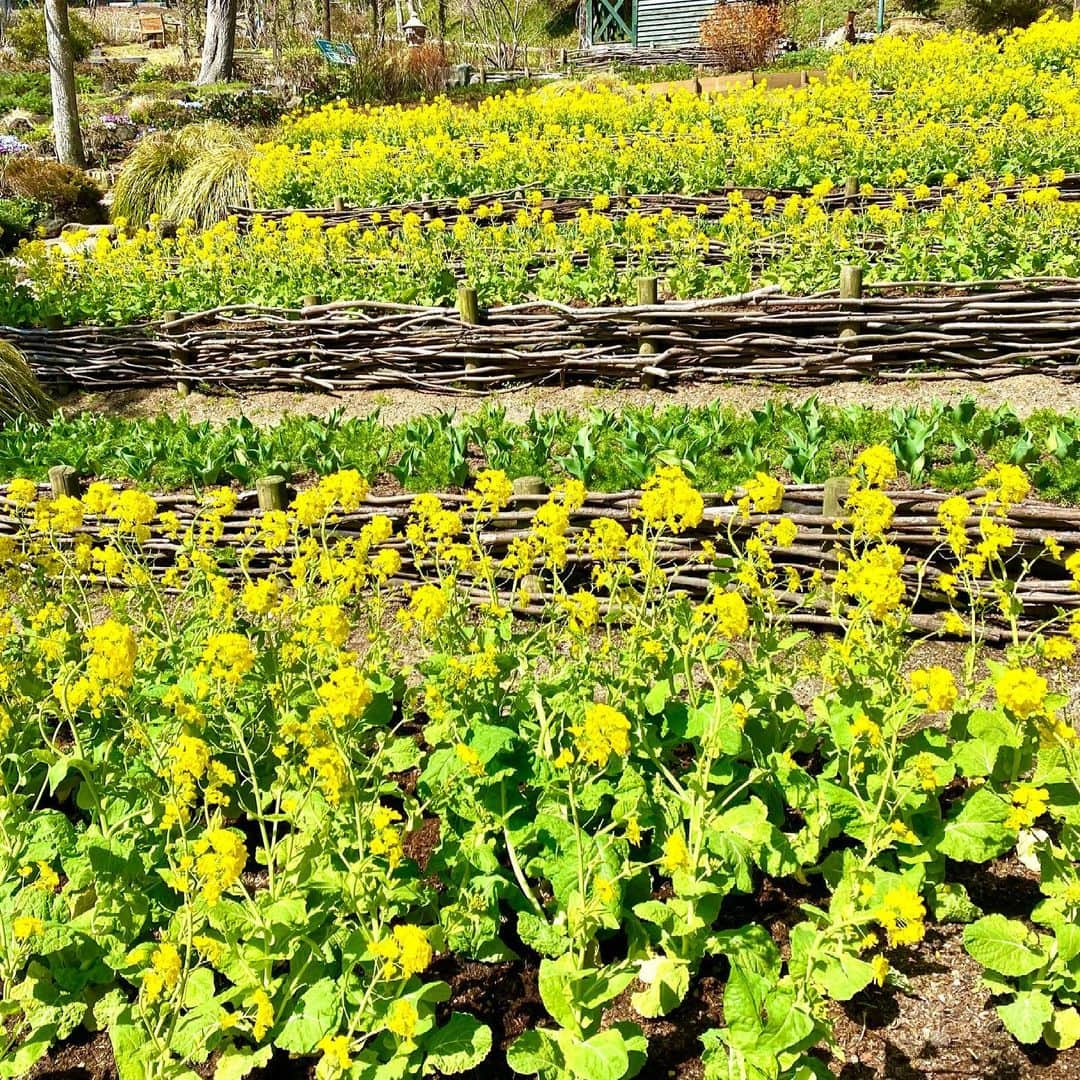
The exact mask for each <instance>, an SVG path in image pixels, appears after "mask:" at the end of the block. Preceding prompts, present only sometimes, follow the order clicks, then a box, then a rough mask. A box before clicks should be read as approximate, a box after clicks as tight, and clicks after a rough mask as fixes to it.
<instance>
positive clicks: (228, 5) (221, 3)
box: [198, 0, 236, 86]
mask: <svg viewBox="0 0 1080 1080" xmlns="http://www.w3.org/2000/svg"><path fill="white" fill-rule="evenodd" d="M235 47H236V0H206V37H205V38H204V39H203V53H202V70H201V71H200V72H199V78H198V83H199V85H200V86H205V85H206V84H207V83H214V82H227V81H228V80H229V79H230V78H232V73H233V49H234V48H235Z"/></svg>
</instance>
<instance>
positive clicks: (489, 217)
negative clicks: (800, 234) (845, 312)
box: [229, 173, 1080, 228]
mask: <svg viewBox="0 0 1080 1080" xmlns="http://www.w3.org/2000/svg"><path fill="white" fill-rule="evenodd" d="M988 186H989V187H990V190H991V191H992V192H993V193H994V194H995V195H996V194H998V193H1000V194H1003V195H1005V197H1006V198H1008V199H1010V200H1015V199H1017V198H1019V197H1020V196H1021V195H1022V194H1023V193H1024V192H1025V191H1030V190H1040V189H1041V188H1043V187H1048V186H1053V187H1054V188H1056V189H1057V190H1058V192H1059V193H1060V199H1061V201H1062V202H1075V201H1077V200H1080V173H1069V174H1068V175H1067V176H1066V177H1065V178H1064V179H1063V180H1062V181H1061V182H1060V183H1058V184H1053V185H1046V184H1043V185H1040V187H1039V188H1035V189H1032V188H1031V187H1029V186H1027V185H1024V184H1009V185H1006V184H1001V183H994V184H990V185H988ZM950 191H951V189H949V188H944V187H934V188H931V189H930V194H929V195H927V196H925V197H924V198H921V199H916V198H914V197H913V195H912V192H911V189H910V188H898V189H891V188H881V189H877V190H875V191H873V192H871V193H870V194H868V195H863V194H847V193H846V191H844V190H839V191H834V192H831V193H830V194H828V195H826V196H824V197H823V198H821V199H820V200H819V201H820V202H821V205H822V206H824V207H825V208H826V209H827V210H843V209H851V210H855V211H859V210H866V209H867V208H868V207H870V206H891V205H893V202H894V201H895V199H896V197H897V196H898V195H903V196H904V197H905V198H906V199H907V200H908V202H909V204H910V205H911V206H912V207H914V208H916V209H920V210H930V209H934V208H935V207H938V206H940V205H941V200H942V199H943V198H945V197H946V196H948V195H949V194H950ZM735 193H738V194H737V199H739V200H742V201H744V202H749V203H750V204H751V206H753V207H755V208H756V209H760V208H761V207H762V205H763V204H764V202H765V200H766V199H776V201H777V203H779V204H782V203H783V202H784V200H785V199H789V198H791V196H792V195H800V196H804V197H805V196H808V195H809V194H810V189H809V188H746V187H734V186H731V187H725V188H721V189H719V190H717V191H711V192H708V193H706V194H702V195H685V194H670V195H611V196H610V197H609V198H610V205H609V206H608V207H607V209H606V210H605V211H604V212H605V213H606V214H608V215H609V216H614V217H625V216H626V215H627V214H629V213H638V214H651V215H655V214H659V213H662V212H663V211H664V210H671V211H672V213H675V214H697V215H698V216H700V217H702V218H704V219H706V220H708V219H715V218H720V217H723V215H724V214H726V213H727V212H728V210H730V209H731V205H732V204H731V196H732V195H733V194H735ZM595 198H596V193H595V192H593V193H584V194H564V195H545V196H544V197H543V198H542V199H540V200H539V201H536V197H535V196H533V200H532V201H530V199H529V197H528V193H527V191H524V190H522V189H520V188H519V189H516V190H513V191H496V192H490V193H488V194H486V195H473V196H470V197H469V209H467V210H464V209H462V205H463V204H462V203H461V201H460V200H459V199H458V198H440V199H421V200H418V201H413V202H401V203H388V204H385V205H383V206H348V205H345V204H344V203H341V204H339V205H338V206H332V207H324V208H303V209H299V210H298V209H294V208H289V209H281V208H263V209H253V208H251V207H244V206H235V207H231V208H230V210H229V212H230V213H231V214H234V215H235V216H236V218H237V220H238V222H239V224H240V226H241V227H242V228H250V227H251V224H252V222H253V221H254V219H255V218H256V217H259V218H262V219H263V220H264V221H283V220H285V219H286V218H288V217H290V216H291V215H293V214H296V213H302V214H307V215H308V216H310V217H317V218H320V219H321V220H322V222H323V224H324V225H325V226H326V227H327V228H329V227H331V226H334V225H342V224H345V223H347V222H357V223H358V224H360V225H363V226H374V225H376V224H380V225H386V226H389V227H390V228H395V227H396V225H397V224H398V222H396V221H395V220H393V218H397V217H398V215H401V216H404V215H405V214H416V215H417V216H418V217H420V218H422V219H428V220H430V219H434V218H441V219H442V220H443V221H445V222H447V223H448V224H452V223H453V222H455V221H456V220H457V219H458V218H459V217H461V216H462V214H469V216H470V219H471V220H472V221H474V222H475V223H476V224H478V225H501V224H505V223H507V222H511V221H513V220H514V218H515V217H516V215H517V214H518V213H519V212H520V211H522V210H527V209H539V210H542V211H543V210H548V211H550V212H551V213H552V214H553V215H554V219H555V220H556V221H569V220H571V219H572V218H574V217H575V216H576V215H577V213H578V212H579V211H581V210H584V209H591V208H592V206H593V200H594V199H595ZM494 203H501V204H502V210H501V212H500V213H494V212H491V207H492V204H494ZM479 206H486V207H487V208H488V211H489V212H488V213H487V214H486V215H484V216H482V217H477V216H476V214H475V210H476V208H477V207H479ZM391 215H393V218H392V217H391Z"/></svg>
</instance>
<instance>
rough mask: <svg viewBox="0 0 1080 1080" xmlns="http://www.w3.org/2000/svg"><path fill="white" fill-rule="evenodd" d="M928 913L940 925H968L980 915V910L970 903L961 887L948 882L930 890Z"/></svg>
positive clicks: (969, 898) (965, 890)
mask: <svg viewBox="0 0 1080 1080" xmlns="http://www.w3.org/2000/svg"><path fill="white" fill-rule="evenodd" d="M930 913H931V914H932V915H933V916H934V918H935V919H936V920H937V921H938V922H940V923H969V922H972V921H973V920H975V919H977V918H978V917H979V916H980V915H981V914H982V909H981V908H980V907H979V906H978V905H977V904H974V903H972V901H971V897H970V896H968V892H967V889H965V888H964V886H963V885H960V884H957V883H953V882H949V883H943V884H941V885H935V886H933V888H932V889H931V892H930Z"/></svg>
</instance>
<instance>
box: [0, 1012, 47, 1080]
mask: <svg viewBox="0 0 1080 1080" xmlns="http://www.w3.org/2000/svg"><path fill="white" fill-rule="evenodd" d="M55 1035H56V1027H55V1026H54V1025H53V1024H47V1025H46V1026H45V1027H40V1028H38V1029H37V1030H36V1031H35V1032H33V1033H32V1034H31V1035H30V1037H29V1038H27V1039H26V1040H25V1041H24V1042H22V1043H21V1044H20V1046H19V1048H18V1049H17V1050H15V1052H14V1053H13V1054H12V1055H11V1056H10V1057H9V1058H7V1060H6V1061H0V1080H17V1078H18V1077H21V1076H25V1075H26V1074H27V1072H29V1070H30V1068H31V1066H32V1065H34V1063H35V1062H37V1061H40V1060H41V1058H43V1057H44V1056H45V1053H46V1052H47V1051H48V1049H49V1047H50V1046H51V1045H52V1041H53V1037H54V1036H55Z"/></svg>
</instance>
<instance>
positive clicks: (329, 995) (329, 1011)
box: [274, 979, 341, 1054]
mask: <svg viewBox="0 0 1080 1080" xmlns="http://www.w3.org/2000/svg"><path fill="white" fill-rule="evenodd" d="M340 1022H341V995H340V994H339V993H338V988H337V985H336V984H335V982H334V980H333V979H320V980H319V981H318V982H317V983H315V984H314V985H312V986H309V987H308V988H307V990H305V991H304V993H303V995H302V996H301V998H300V1000H299V1002H297V1005H296V1007H295V1009H293V1011H292V1012H291V1013H290V1015H289V1016H288V1018H287V1019H286V1021H285V1023H284V1024H283V1025H282V1028H281V1031H280V1033H279V1034H278V1036H277V1037H276V1038H275V1039H274V1042H275V1043H276V1044H277V1045H278V1046H279V1047H281V1049H282V1050H288V1051H289V1052H290V1053H293V1054H312V1053H314V1052H315V1049H316V1047H317V1046H318V1045H319V1040H320V1039H322V1038H323V1037H324V1036H325V1035H330V1034H332V1033H333V1032H335V1031H337V1029H338V1027H339V1026H340Z"/></svg>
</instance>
